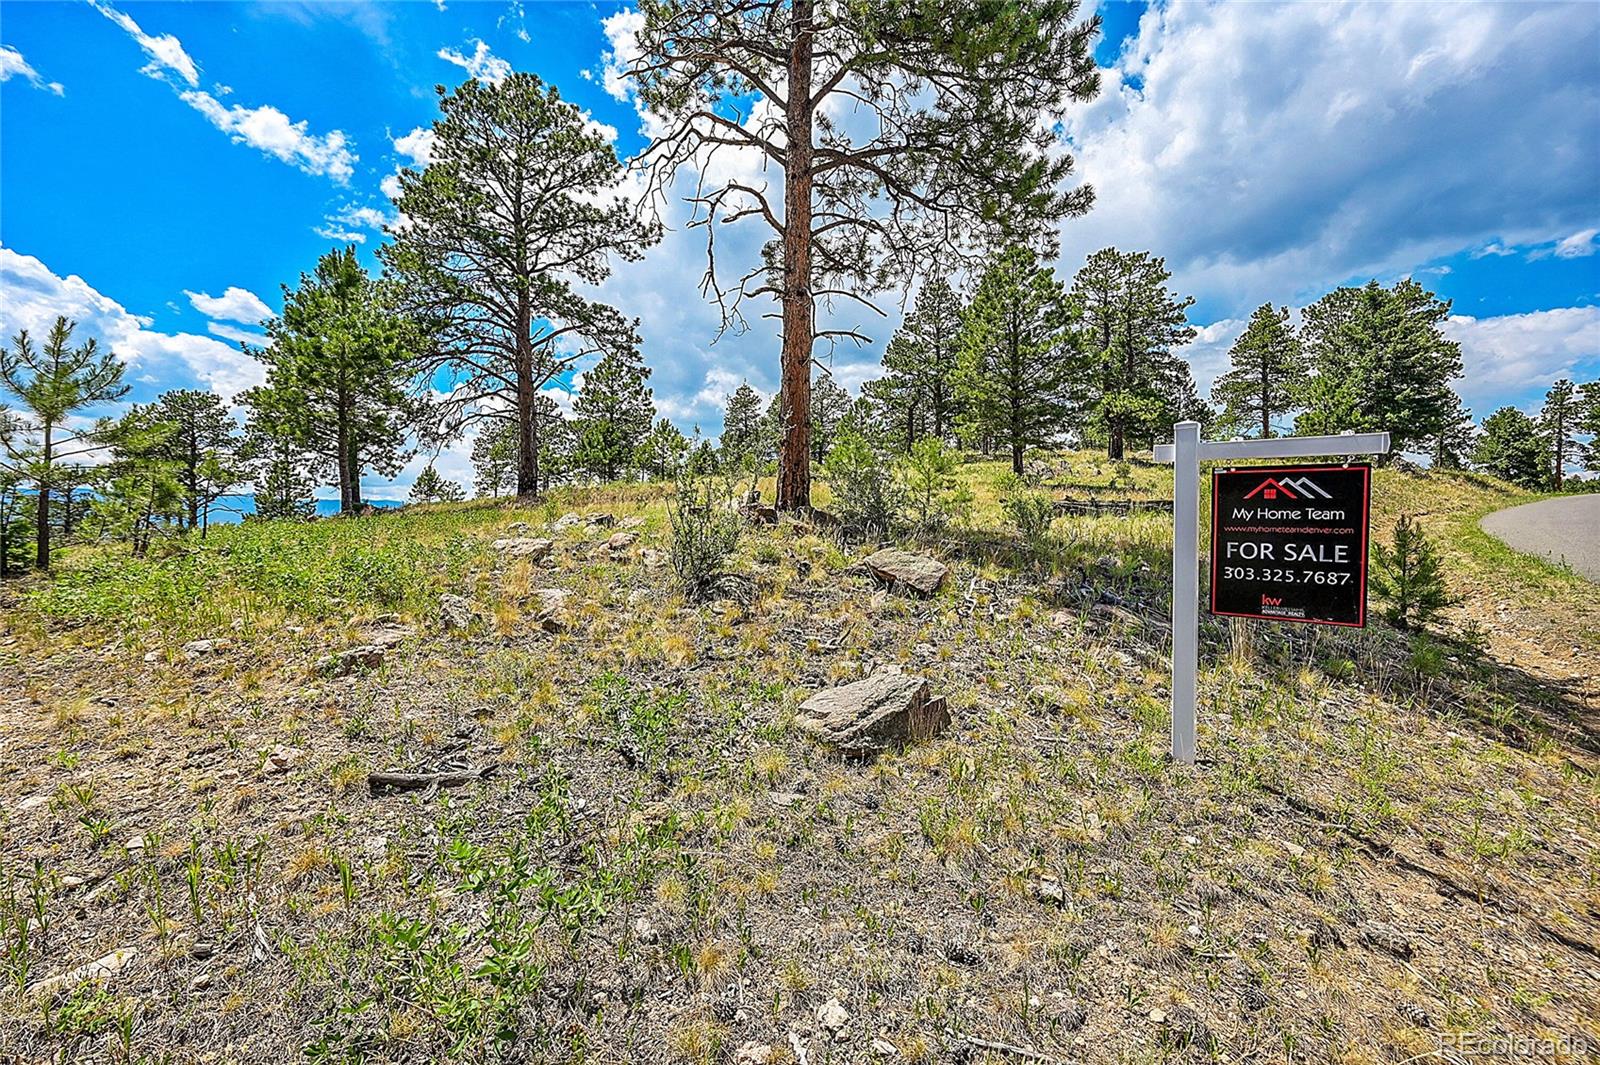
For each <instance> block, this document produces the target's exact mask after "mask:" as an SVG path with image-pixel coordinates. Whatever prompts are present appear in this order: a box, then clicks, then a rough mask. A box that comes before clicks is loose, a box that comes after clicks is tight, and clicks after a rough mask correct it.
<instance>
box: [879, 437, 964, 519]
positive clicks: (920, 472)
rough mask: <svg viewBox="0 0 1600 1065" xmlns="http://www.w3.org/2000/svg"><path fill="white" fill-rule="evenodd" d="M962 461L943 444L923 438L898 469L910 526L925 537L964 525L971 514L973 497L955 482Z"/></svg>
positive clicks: (952, 449) (896, 466)
mask: <svg viewBox="0 0 1600 1065" xmlns="http://www.w3.org/2000/svg"><path fill="white" fill-rule="evenodd" d="M960 468H961V457H960V455H958V454H957V453H956V451H955V449H954V448H950V447H946V446H945V444H944V441H942V440H936V439H934V438H933V437H931V436H930V437H924V438H923V439H921V440H918V441H917V442H916V443H915V444H913V445H912V447H911V451H910V452H909V453H907V454H906V455H904V456H902V457H901V459H900V461H899V462H898V463H896V465H895V479H896V482H897V483H898V485H899V487H900V494H901V497H902V499H903V502H904V506H905V508H906V515H907V517H908V519H909V521H910V524H911V526H912V527H913V528H914V529H915V530H916V531H917V532H919V533H922V534H935V533H940V532H943V531H944V530H945V529H947V528H949V527H950V526H951V525H963V524H965V523H966V521H967V520H968V518H970V517H971V514H972V493H971V492H970V491H969V490H968V489H967V488H966V487H965V486H964V485H962V484H961V482H960V481H959V480H957V479H956V471H957V470H959V469H960Z"/></svg>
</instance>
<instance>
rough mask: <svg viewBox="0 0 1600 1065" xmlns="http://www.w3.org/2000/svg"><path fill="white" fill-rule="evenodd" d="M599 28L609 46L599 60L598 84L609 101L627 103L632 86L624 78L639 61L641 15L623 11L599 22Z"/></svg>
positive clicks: (630, 82)
mask: <svg viewBox="0 0 1600 1065" xmlns="http://www.w3.org/2000/svg"><path fill="white" fill-rule="evenodd" d="M600 28H601V29H602V30H604V31H605V35H606V40H607V41H609V42H610V43H611V47H610V48H608V49H607V50H606V52H605V54H604V55H603V56H602V57H601V75H600V83H601V84H602V85H604V86H605V90H606V92H608V93H610V94H611V97H612V99H615V100H627V99H628V97H629V96H630V95H632V94H633V82H632V81H631V80H629V78H628V77H627V70H628V66H629V64H631V63H632V62H633V61H634V60H635V59H637V58H638V57H639V31H640V30H642V29H644V12H642V11H639V10H637V9H634V8H623V9H622V10H621V11H618V12H616V13H615V14H612V15H608V16H606V17H605V18H604V19H603V20H601V23H600ZM591 76H592V75H591Z"/></svg>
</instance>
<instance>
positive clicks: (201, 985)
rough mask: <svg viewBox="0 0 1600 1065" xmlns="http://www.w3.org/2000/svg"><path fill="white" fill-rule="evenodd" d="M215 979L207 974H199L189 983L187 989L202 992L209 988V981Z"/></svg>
mask: <svg viewBox="0 0 1600 1065" xmlns="http://www.w3.org/2000/svg"><path fill="white" fill-rule="evenodd" d="M215 979H216V977H215V976H213V975H212V974H211V973H209V972H204V973H200V974H199V975H198V976H196V977H195V978H194V979H193V980H190V981H189V988H190V990H192V991H204V990H205V989H206V988H208V987H210V986H211V981H213V980H215Z"/></svg>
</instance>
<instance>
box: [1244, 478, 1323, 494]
mask: <svg viewBox="0 0 1600 1065" xmlns="http://www.w3.org/2000/svg"><path fill="white" fill-rule="evenodd" d="M1280 492H1281V493H1282V494H1283V495H1285V496H1287V497H1288V498H1290V499H1300V498H1305V499H1316V498H1319V497H1320V498H1322V499H1332V498H1333V496H1331V495H1329V494H1328V493H1327V492H1325V491H1323V490H1322V487H1321V486H1320V485H1318V484H1317V483H1316V482H1315V481H1313V480H1312V479H1311V478H1309V477H1285V478H1284V479H1283V480H1281V481H1280V480H1279V479H1278V478H1276V477H1268V478H1267V479H1266V480H1264V481H1262V482H1261V483H1260V484H1258V485H1256V486H1255V487H1254V488H1252V489H1250V491H1248V492H1246V493H1245V498H1246V499H1251V498H1253V497H1254V496H1255V495H1256V494H1257V493H1259V494H1260V495H1261V498H1262V499H1277V498H1278V494H1279V493H1280Z"/></svg>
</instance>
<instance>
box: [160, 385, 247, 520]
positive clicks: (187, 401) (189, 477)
mask: <svg viewBox="0 0 1600 1065" xmlns="http://www.w3.org/2000/svg"><path fill="white" fill-rule="evenodd" d="M153 413H154V415H155V417H157V418H159V419H160V420H161V421H164V422H167V423H168V424H170V425H171V426H172V434H171V435H170V436H168V437H167V439H166V443H165V445H164V447H165V448H166V451H167V457H168V458H170V459H171V460H172V461H173V462H174V463H176V465H177V476H178V482H179V483H180V484H181V485H182V486H183V506H184V518H185V521H184V524H185V525H186V526H187V527H188V528H190V529H194V528H199V529H201V530H202V532H203V531H204V529H205V527H206V526H207V525H208V524H209V522H210V516H211V505H212V504H213V503H215V502H216V501H217V498H218V497H219V496H221V495H222V494H223V493H224V492H226V491H228V490H229V489H230V488H232V487H234V486H235V485H237V484H239V483H240V482H241V481H243V480H245V478H246V476H247V474H246V473H245V471H244V470H243V468H242V466H241V463H240V461H239V447H240V443H241V441H240V439H239V437H238V433H237V430H238V426H237V425H235V424H234V421H233V417H232V415H230V414H229V413H228V408H227V405H226V404H224V403H223V402H222V399H221V397H219V396H218V395H217V394H216V393H215V392H201V391H198V390H195V389H189V388H179V389H174V390H173V391H171V392H163V393H162V394H161V396H160V397H159V398H158V399H157V400H156V405H155V410H154V412H153Z"/></svg>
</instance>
